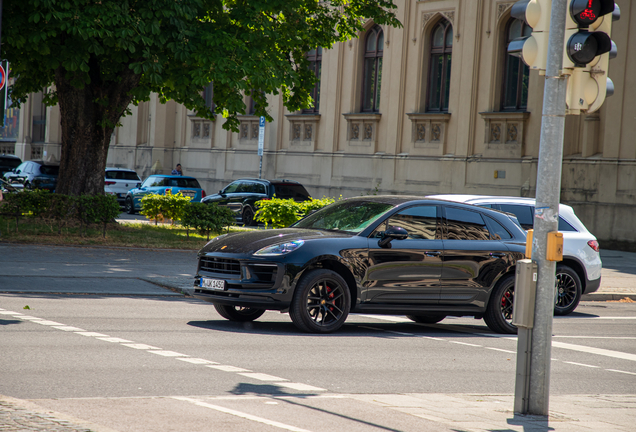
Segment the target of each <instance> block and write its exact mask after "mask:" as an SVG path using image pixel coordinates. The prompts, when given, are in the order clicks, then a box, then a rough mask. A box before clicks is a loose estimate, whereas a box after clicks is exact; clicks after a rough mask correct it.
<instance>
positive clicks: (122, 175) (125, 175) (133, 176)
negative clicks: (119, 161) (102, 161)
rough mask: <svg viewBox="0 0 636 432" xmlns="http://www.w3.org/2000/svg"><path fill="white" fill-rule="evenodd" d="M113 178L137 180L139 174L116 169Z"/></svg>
mask: <svg viewBox="0 0 636 432" xmlns="http://www.w3.org/2000/svg"><path fill="white" fill-rule="evenodd" d="M115 178H116V179H119V180H132V181H139V176H138V175H137V173H134V172H130V171H118V172H117V176H116V177H115Z"/></svg>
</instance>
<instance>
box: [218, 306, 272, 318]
mask: <svg viewBox="0 0 636 432" xmlns="http://www.w3.org/2000/svg"><path fill="white" fill-rule="evenodd" d="M214 309H216V311H217V312H218V313H219V315H221V316H222V317H223V318H225V319H228V320H230V321H238V322H248V321H254V320H255V319H258V318H260V317H261V315H263V314H264V313H265V310H264V309H254V308H250V307H240V306H226V305H219V304H215V305H214Z"/></svg>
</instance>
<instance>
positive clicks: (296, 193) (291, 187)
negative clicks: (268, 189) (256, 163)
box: [272, 183, 309, 200]
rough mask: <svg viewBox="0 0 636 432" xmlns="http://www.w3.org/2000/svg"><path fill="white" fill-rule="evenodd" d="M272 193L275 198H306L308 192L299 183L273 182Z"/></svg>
mask: <svg viewBox="0 0 636 432" xmlns="http://www.w3.org/2000/svg"><path fill="white" fill-rule="evenodd" d="M272 186H274V194H275V195H276V198H281V199H290V198H292V199H295V200H306V199H307V198H309V192H307V190H306V189H305V188H304V187H303V186H302V185H299V184H291V183H290V184H275V185H272Z"/></svg>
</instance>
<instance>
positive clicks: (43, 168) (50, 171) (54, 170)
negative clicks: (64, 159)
mask: <svg viewBox="0 0 636 432" xmlns="http://www.w3.org/2000/svg"><path fill="white" fill-rule="evenodd" d="M40 173H42V174H44V175H59V174H60V167H59V166H57V165H40Z"/></svg>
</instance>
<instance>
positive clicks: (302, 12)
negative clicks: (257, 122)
mask: <svg viewBox="0 0 636 432" xmlns="http://www.w3.org/2000/svg"><path fill="white" fill-rule="evenodd" d="M394 9H395V5H394V4H393V2H392V0H327V1H317V0H258V1H249V0H5V1H4V9H3V13H2V32H3V35H2V55H3V57H4V58H5V59H7V60H9V62H10V63H11V70H12V74H13V75H14V76H16V77H17V80H16V83H15V85H14V86H13V89H12V97H13V99H14V101H15V102H16V103H18V104H19V103H20V102H21V101H23V100H25V98H26V97H27V96H28V94H30V93H34V92H38V91H41V90H42V89H48V90H47V93H46V97H45V103H46V104H49V105H51V104H55V103H58V104H59V107H60V115H61V123H62V156H61V165H60V177H59V182H58V186H57V192H59V193H63V194H68V195H80V194H83V193H88V194H101V193H103V189H104V168H105V166H106V156H107V154H108V146H109V143H110V138H111V135H112V133H113V131H114V128H115V127H116V125H117V124H118V123H119V121H120V119H121V117H122V116H123V115H125V114H126V113H128V111H129V106H130V104H131V103H132V104H138V103H139V102H141V101H145V100H148V99H149V96H150V94H151V92H155V93H157V94H158V95H159V98H160V100H161V101H162V102H165V101H167V100H169V99H172V100H175V101H177V102H179V103H182V104H184V105H185V106H186V107H187V108H188V109H193V110H196V111H197V112H198V113H199V115H201V116H203V117H206V118H210V119H213V113H212V111H210V109H209V108H207V107H206V106H205V102H204V100H203V97H202V96H201V92H202V90H203V88H204V87H205V86H206V85H207V84H208V83H210V82H213V83H214V96H213V99H214V104H215V107H216V108H215V112H216V113H218V114H222V115H223V117H225V118H226V119H227V121H226V122H225V123H224V125H223V127H224V128H226V129H231V130H234V131H238V125H239V121H238V118H237V115H238V114H241V113H244V112H245V104H244V103H243V96H242V93H243V92H251V91H252V90H256V91H254V92H253V94H252V97H253V98H254V100H255V101H256V107H257V108H256V114H257V115H265V116H266V117H267V119H268V120H270V121H271V120H272V118H271V116H270V115H269V114H268V113H267V101H266V99H265V95H266V94H279V93H281V94H282V98H283V102H284V104H285V106H286V107H287V108H289V109H290V110H292V111H294V110H297V109H299V108H302V107H308V106H309V105H310V104H311V97H310V96H309V92H310V90H311V89H312V87H313V85H314V82H315V76H314V75H313V73H312V72H311V71H309V69H308V62H307V59H306V58H305V53H306V52H307V51H309V50H310V49H311V48H313V47H316V46H321V47H323V48H330V47H332V46H333V44H334V43H335V42H339V41H345V40H347V39H350V38H353V37H356V36H357V35H358V32H359V31H360V30H362V29H363V23H364V19H373V20H374V22H375V23H378V24H386V25H390V26H399V25H400V23H399V21H398V20H397V18H396V16H395V12H394Z"/></svg>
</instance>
